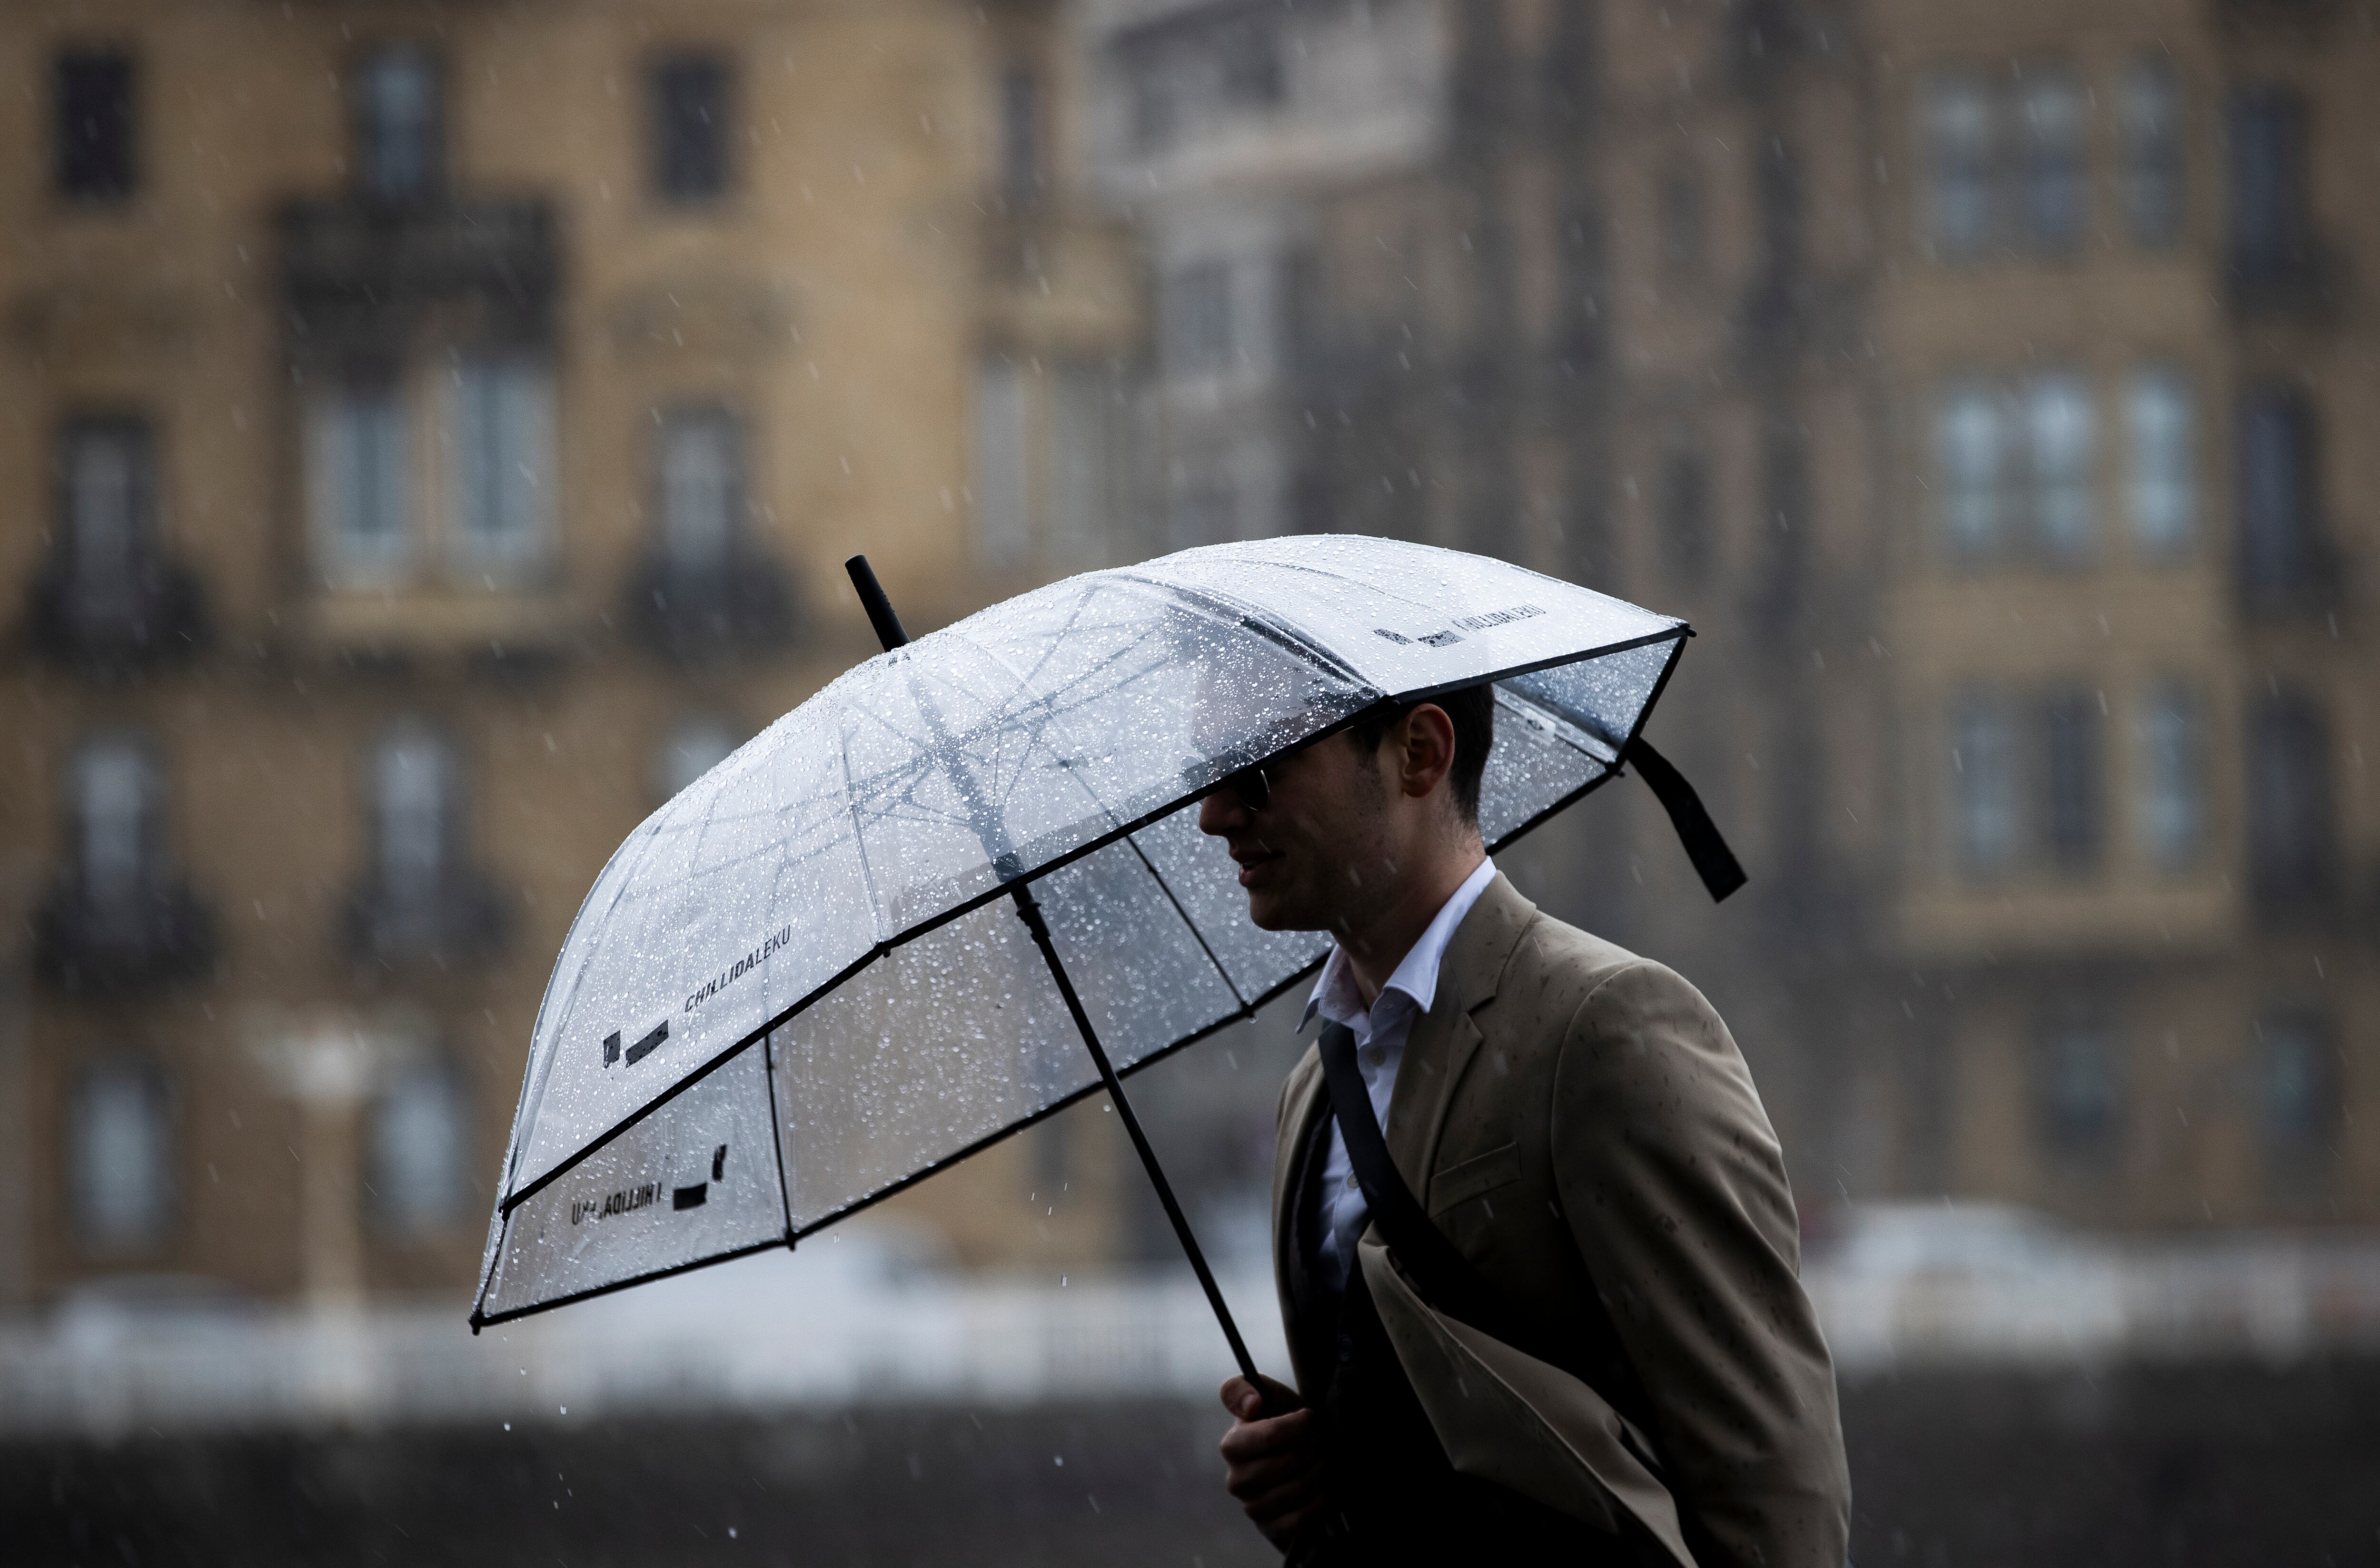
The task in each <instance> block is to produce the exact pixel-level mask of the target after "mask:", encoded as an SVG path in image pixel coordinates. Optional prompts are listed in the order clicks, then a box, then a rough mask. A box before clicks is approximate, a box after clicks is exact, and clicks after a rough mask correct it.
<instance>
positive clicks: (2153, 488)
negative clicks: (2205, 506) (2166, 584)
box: [2124, 367, 2198, 561]
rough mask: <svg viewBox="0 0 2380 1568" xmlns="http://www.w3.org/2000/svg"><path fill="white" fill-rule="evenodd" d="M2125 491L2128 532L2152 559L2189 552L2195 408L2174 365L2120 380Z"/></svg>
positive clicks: (2193, 526)
mask: <svg viewBox="0 0 2380 1568" xmlns="http://www.w3.org/2000/svg"><path fill="white" fill-rule="evenodd" d="M2124 422H2125V426H2126V431H2125V434H2126V438H2127V449H2128V450H2127V454H2126V455H2127V463H2126V468H2127V472H2126V474H2125V495H2126V499H2127V501H2128V507H2129V510H2130V511H2131V519H2132V538H2133V541H2134V542H2135V543H2136V544H2138V545H2139V547H2140V549H2141V552H2142V553H2143V555H2146V556H2148V557H2150V558H2151V559H2153V560H2160V561H2171V560H2176V559H2179V558H2180V557H2181V556H2184V555H2186V554H2188V553H2189V551H2190V548H2191V545H2192V541H2193V540H2194V539H2195V538H2196V537H2197V533H2198V460H2197V447H2198V438H2197V432H2196V428H2195V427H2196V425H2197V410H2196V408H2195V407H2194V406H2193V403H2192V397H2191V392H2190V383H2189V382H2188V381H2187V380H2184V379H2183V378H2182V376H2181V374H2180V372H2179V371H2176V370H2170V369H2166V368H2158V367H2151V368H2145V369H2140V370H2135V371H2133V372H2132V374H2131V378H2130V379H2129V380H2126V382H2125V383H2124Z"/></svg>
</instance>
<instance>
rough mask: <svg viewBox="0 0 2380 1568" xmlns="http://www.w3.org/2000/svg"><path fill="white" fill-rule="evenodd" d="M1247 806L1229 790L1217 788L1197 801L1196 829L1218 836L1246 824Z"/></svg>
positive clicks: (1247, 818) (1247, 817)
mask: <svg viewBox="0 0 2380 1568" xmlns="http://www.w3.org/2000/svg"><path fill="white" fill-rule="evenodd" d="M1248 821H1249V816H1248V808H1247V807H1246V806H1245V804H1243V803H1242V802H1241V801H1240V798H1239V797H1238V796H1237V795H1234V794H1233V793H1232V792H1231V791H1230V790H1216V791H1215V792H1214V793H1213V794H1211V795H1209V796H1208V797H1207V798H1206V799H1205V800H1203V801H1200V802H1198V831H1199V832H1201V833H1208V834H1212V835H1213V836H1215V837H1216V838H1221V837H1222V836H1223V835H1224V834H1226V833H1229V832H1231V831H1232V830H1233V828H1236V827H1245V826H1247V825H1248Z"/></svg>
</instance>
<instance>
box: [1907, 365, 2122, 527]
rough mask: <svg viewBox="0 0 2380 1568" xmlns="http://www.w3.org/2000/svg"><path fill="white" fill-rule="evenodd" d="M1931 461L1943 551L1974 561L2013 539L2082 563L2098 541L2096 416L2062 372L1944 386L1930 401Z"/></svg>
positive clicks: (2083, 388) (2083, 391) (2085, 392)
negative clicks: (2006, 384) (2025, 531)
mask: <svg viewBox="0 0 2380 1568" xmlns="http://www.w3.org/2000/svg"><path fill="white" fill-rule="evenodd" d="M1934 464H1935V476H1936V480H1937V485H1936V488H1937V492H1938V494H1939V496H1940V501H1939V505H1940V506H1941V509H1942V523H1943V533H1944V535H1945V540H1946V543H1947V544H1948V546H1949V552H1950V554H1951V555H1952V556H1953V557H1954V558H1956V559H1959V560H1962V561H1969V562H1980V561H1991V560H1994V559H1998V558H1999V557H2002V556H2005V555H2008V554H2010V553H2011V552H2012V551H2013V550H2014V549H2016V548H2017V547H2018V546H2019V543H2020V541H2019V538H2018V537H2017V535H2016V531H2015V528H2014V527H2013V525H2014V524H2015V523H2016V521H2017V517H2018V512H2017V506H2016V501H2017V499H2018V498H2017V497H2016V496H2015V495H2012V494H2011V488H2012V485H2013V483H2014V482H2015V480H2016V479H2017V477H2018V476H2022V484H2023V491H2022V502H2023V510H2022V515H2023V517H2024V519H2025V521H2026V522H2027V523H2029V524H2030V536H2029V537H2028V538H2026V539H2025V540H2024V541H2023V542H2024V543H2027V544H2030V545H2031V546H2033V547H2034V550H2035V552H2036V553H2038V554H2039V555H2040V557H2041V558H2042V559H2044V560H2047V561H2057V562H2065V563H2071V562H2074V561H2082V560H2085V559H2087V558H2088V557H2089V556H2090V555H2091V553H2092V551H2093V549H2095V547H2096V544H2097V539H2098V528H2099V525H2098V500H2097V497H2098V491H2097V486H2096V481H2097V417H2096V414H2095V409H2094V407H2093V404H2092V399H2091V388H2090V383H2089V382H2088V381H2086V380H2084V379H2083V377H2082V376H2081V375H2079V374H2077V373H2075V372H2073V371H2070V370H2052V371H2046V372H2044V373H2043V374H2040V375H2037V376H2034V377H2031V378H2029V379H2028V380H2025V381H2024V382H2023V383H2022V385H2021V386H2020V387H2018V388H2017V389H2015V391H2014V392H2010V390H2008V389H2006V388H2003V387H2001V386H1998V385H1995V384H1993V383H1991V382H1989V381H1985V380H1966V379H1961V380H1954V381H1952V382H1950V383H1949V385H1948V386H1947V387H1945V389H1944V390H1943V392H1942V393H1941V394H1940V396H1939V398H1938V399H1937V403H1936V404H1935V414H1934Z"/></svg>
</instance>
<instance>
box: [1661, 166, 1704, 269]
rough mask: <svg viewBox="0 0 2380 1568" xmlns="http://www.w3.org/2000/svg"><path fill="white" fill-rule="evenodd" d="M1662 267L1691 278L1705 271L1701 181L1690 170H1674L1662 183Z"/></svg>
mask: <svg viewBox="0 0 2380 1568" xmlns="http://www.w3.org/2000/svg"><path fill="white" fill-rule="evenodd" d="M1659 216H1660V236H1661V265H1662V266H1663V267H1664V268H1665V269H1667V270H1668V271H1670V272H1672V273H1674V274H1676V275H1678V276H1681V277H1690V276H1693V275H1694V274H1696V273H1698V272H1700V271H1702V269H1703V253H1704V247H1705V238H1704V223H1703V187H1702V181H1701V180H1700V179H1699V178H1697V177H1696V176H1695V175H1694V173H1693V172H1692V171H1691V170H1685V169H1673V170H1671V171H1670V173H1669V174H1668V175H1665V176H1664V177H1663V178H1662V180H1661V191H1660V214H1659Z"/></svg>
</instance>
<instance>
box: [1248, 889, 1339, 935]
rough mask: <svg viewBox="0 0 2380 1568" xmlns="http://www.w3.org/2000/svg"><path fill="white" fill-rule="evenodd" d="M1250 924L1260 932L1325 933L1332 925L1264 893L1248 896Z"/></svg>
mask: <svg viewBox="0 0 2380 1568" xmlns="http://www.w3.org/2000/svg"><path fill="white" fill-rule="evenodd" d="M1248 923H1249V924H1250V925H1253V926H1255V927H1256V928H1257V930H1258V931H1325V930H1328V929H1330V921H1329V920H1327V919H1325V918H1323V917H1322V916H1319V915H1316V914H1314V913H1312V912H1311V911H1306V910H1301V909H1298V908H1295V907H1294V906H1293V905H1292V904H1290V903H1289V902H1288V901H1287V900H1285V899H1278V898H1272V897H1269V896H1267V895H1266V894H1263V893H1257V892H1250V893H1249V894H1248Z"/></svg>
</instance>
